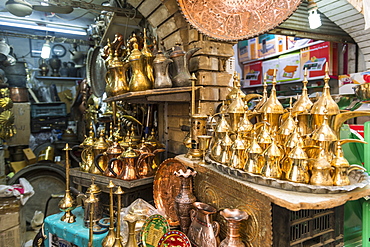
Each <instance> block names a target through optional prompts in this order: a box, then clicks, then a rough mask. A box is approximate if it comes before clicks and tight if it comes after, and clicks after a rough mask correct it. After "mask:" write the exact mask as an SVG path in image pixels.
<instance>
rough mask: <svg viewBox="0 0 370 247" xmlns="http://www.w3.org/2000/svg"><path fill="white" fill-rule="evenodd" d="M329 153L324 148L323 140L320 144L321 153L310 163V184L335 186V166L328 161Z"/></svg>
mask: <svg viewBox="0 0 370 247" xmlns="http://www.w3.org/2000/svg"><path fill="white" fill-rule="evenodd" d="M328 159H329V153H328V152H327V151H326V150H325V149H324V144H323V142H320V144H319V154H318V156H317V158H316V159H313V162H312V163H311V164H310V170H311V178H310V184H312V185H320V186H333V179H332V176H331V172H332V171H333V169H334V168H333V167H332V166H331V164H330V163H329V161H328Z"/></svg>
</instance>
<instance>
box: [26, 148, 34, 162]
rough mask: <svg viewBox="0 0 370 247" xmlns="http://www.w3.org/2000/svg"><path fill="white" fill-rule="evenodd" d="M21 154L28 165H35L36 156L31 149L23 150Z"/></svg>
mask: <svg viewBox="0 0 370 247" xmlns="http://www.w3.org/2000/svg"><path fill="white" fill-rule="evenodd" d="M23 153H24V156H25V157H26V160H27V163H28V164H29V165H31V164H34V163H36V155H35V154H34V153H33V152H32V149H30V148H25V149H23Z"/></svg>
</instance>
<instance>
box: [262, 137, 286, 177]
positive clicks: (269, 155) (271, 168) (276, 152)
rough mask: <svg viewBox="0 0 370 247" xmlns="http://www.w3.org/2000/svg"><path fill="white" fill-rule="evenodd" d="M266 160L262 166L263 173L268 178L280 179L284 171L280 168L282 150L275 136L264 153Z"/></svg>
mask: <svg viewBox="0 0 370 247" xmlns="http://www.w3.org/2000/svg"><path fill="white" fill-rule="evenodd" d="M262 155H263V157H264V159H265V161H264V165H263V167H262V171H261V175H262V176H264V177H266V178H277V179H280V178H281V175H282V172H281V168H280V159H281V156H282V152H281V150H280V148H279V147H278V146H277V144H276V141H275V138H272V142H271V144H270V146H269V147H268V148H267V149H266V150H265V151H264V152H263V153H262Z"/></svg>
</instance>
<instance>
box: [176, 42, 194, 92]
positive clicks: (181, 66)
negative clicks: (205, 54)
mask: <svg viewBox="0 0 370 247" xmlns="http://www.w3.org/2000/svg"><path fill="white" fill-rule="evenodd" d="M172 49H173V51H172V52H171V54H170V58H171V59H172V61H173V63H172V65H173V72H174V73H173V76H172V82H173V86H174V87H189V86H191V75H190V72H189V68H188V66H189V60H190V58H191V57H192V56H193V54H194V53H195V52H197V51H198V50H200V49H201V48H199V47H196V48H192V49H190V50H189V51H188V52H185V51H184V50H182V49H181V47H180V43H176V44H175V46H174V47H173V48H172Z"/></svg>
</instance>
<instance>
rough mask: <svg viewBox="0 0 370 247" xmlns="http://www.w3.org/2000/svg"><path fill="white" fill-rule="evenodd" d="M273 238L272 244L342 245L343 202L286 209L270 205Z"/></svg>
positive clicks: (335, 246)
mask: <svg viewBox="0 0 370 247" xmlns="http://www.w3.org/2000/svg"><path fill="white" fill-rule="evenodd" d="M287 222H288V223H287ZM273 241H274V246H291V247H305V246H310V247H319V246H325V247H339V246H343V206H341V207H337V208H331V209H321V210H300V211H290V210H287V209H285V208H282V207H279V206H277V205H273Z"/></svg>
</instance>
